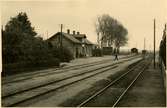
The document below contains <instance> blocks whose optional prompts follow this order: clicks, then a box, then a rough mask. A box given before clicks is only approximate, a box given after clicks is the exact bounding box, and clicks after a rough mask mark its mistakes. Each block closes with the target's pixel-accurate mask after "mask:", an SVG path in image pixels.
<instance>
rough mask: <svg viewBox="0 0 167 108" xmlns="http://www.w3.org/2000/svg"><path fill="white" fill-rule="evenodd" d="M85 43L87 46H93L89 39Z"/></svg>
mask: <svg viewBox="0 0 167 108" xmlns="http://www.w3.org/2000/svg"><path fill="white" fill-rule="evenodd" d="M85 43H86V44H89V45H93V43H92V42H90V41H89V40H88V39H85Z"/></svg>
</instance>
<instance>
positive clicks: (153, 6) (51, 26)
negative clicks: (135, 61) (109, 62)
mask: <svg viewBox="0 0 167 108" xmlns="http://www.w3.org/2000/svg"><path fill="white" fill-rule="evenodd" d="M19 12H26V13H27V15H28V17H29V19H30V21H31V23H32V26H33V27H35V30H36V31H37V33H38V34H40V35H41V36H42V37H43V38H44V39H47V38H49V37H51V36H52V35H53V34H55V33H57V32H58V31H60V24H63V32H67V29H70V32H71V33H72V31H73V30H75V31H79V32H80V33H83V34H86V35H87V38H88V39H89V40H90V41H92V42H94V43H96V41H97V34H96V32H95V21H96V20H97V16H100V15H102V14H109V15H110V16H111V17H113V18H115V19H117V20H118V21H119V22H121V23H122V24H123V25H124V26H125V28H127V30H128V38H129V41H128V44H127V45H126V46H125V47H124V48H132V47H137V48H139V49H143V48H144V38H145V39H146V49H147V50H150V49H151V50H153V20H154V18H155V19H156V49H158V47H159V43H160V40H161V38H162V33H163V29H164V24H165V23H167V0H51V1H49V0H35V1H23V0H20V1H19V0H18V1H16V0H15V1H11V0H10V1H9V0H5V1H2V2H1V23H2V25H3V26H5V25H6V23H7V22H8V21H9V20H10V18H11V17H14V16H16V15H17V14H18V13H19ZM47 34H48V35H47Z"/></svg>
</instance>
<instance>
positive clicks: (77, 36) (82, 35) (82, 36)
mask: <svg viewBox="0 0 167 108" xmlns="http://www.w3.org/2000/svg"><path fill="white" fill-rule="evenodd" d="M73 36H74V37H75V38H86V35H85V34H75V35H73Z"/></svg>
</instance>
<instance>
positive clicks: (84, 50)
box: [51, 35, 93, 58]
mask: <svg viewBox="0 0 167 108" xmlns="http://www.w3.org/2000/svg"><path fill="white" fill-rule="evenodd" d="M51 43H52V45H53V46H54V47H59V46H60V42H59V36H58V35H57V36H56V37H55V38H54V39H52V41H51ZM62 46H63V47H65V48H67V49H68V50H69V51H70V53H71V54H72V55H73V57H74V58H78V57H79V56H80V55H84V56H92V49H93V45H85V47H83V46H82V44H77V43H73V42H72V41H71V40H68V39H67V38H64V37H63V39H62Z"/></svg>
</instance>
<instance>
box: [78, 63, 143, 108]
mask: <svg viewBox="0 0 167 108" xmlns="http://www.w3.org/2000/svg"><path fill="white" fill-rule="evenodd" d="M138 65H140V64H137V65H135V66H134V67H133V68H131V69H130V70H128V71H127V72H126V73H124V74H122V75H121V76H120V77H118V78H117V79H115V80H114V81H112V82H111V83H110V84H108V85H107V86H105V87H104V88H102V89H101V90H99V91H98V92H96V93H95V94H93V95H92V96H90V97H89V98H87V99H86V100H85V101H83V102H82V103H80V104H79V105H78V106H77V107H82V106H83V105H85V104H86V103H88V102H89V101H91V100H92V99H94V98H95V97H96V96H98V95H99V94H101V93H103V92H104V91H105V90H106V89H108V88H109V87H111V86H112V85H113V84H115V83H116V82H117V81H119V80H120V79H121V78H123V77H124V76H125V75H127V74H128V73H130V72H132V71H133V70H134V69H135V68H136V67H137V66H138Z"/></svg>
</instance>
